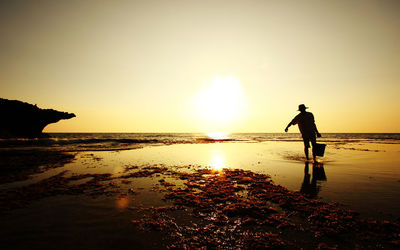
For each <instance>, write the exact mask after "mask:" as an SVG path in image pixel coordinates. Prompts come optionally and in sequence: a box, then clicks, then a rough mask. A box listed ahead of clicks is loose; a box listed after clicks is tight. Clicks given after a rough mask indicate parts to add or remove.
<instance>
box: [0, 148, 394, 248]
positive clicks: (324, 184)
mask: <svg viewBox="0 0 400 250" xmlns="http://www.w3.org/2000/svg"><path fill="white" fill-rule="evenodd" d="M399 152H400V145H399V144H392V143H380V142H376V143H371V142H369V143H363V142H360V141H356V142H348V143H345V144H340V143H329V142H328V146H327V151H326V155H325V157H323V158H320V159H318V163H316V164H313V163H312V162H307V161H305V159H304V156H303V153H302V145H301V142H298V141H269V142H240V141H239V142H238V141H236V142H230V141H226V142H214V143H185V144H172V145H164V144H156V145H147V146H144V147H141V148H137V149H131V150H121V151H84V152H46V151H45V152H32V151H28V152H23V153H22V152H18V151H16V152H6V153H5V152H2V156H4V157H3V158H2V159H3V160H2V165H3V166H2V167H3V169H4V167H5V166H8V167H9V170H10V169H11V170H12V168H15V167H17V166H26V168H25V169H22V170H21V169H20V171H15V169H14V171H11V170H10V171H11V172H8V174H4V175H3V176H2V178H1V185H0V202H1V203H0V204H1V205H0V209H1V210H0V212H1V215H0V216H1V221H2V227H1V232H0V235H1V239H2V242H3V246H5V248H3V249H54V248H57V249H71V248H74V249H88V248H89V249H94V248H96V249H109V248H111V247H112V248H115V249H126V248H135V249H149V248H156V249H165V248H178V249H185V248H198V247H200V248H201V247H206V248H226V249H233V248H235V249H237V248H242V249H253V248H283V249H291V248H306V249H310V248H322V249H327V248H335V247H338V248H364V247H372V248H381V247H385V248H395V247H398V246H399V244H400V239H399V233H400V228H399V217H400V214H399V212H398V211H400V202H399V201H398V199H397V197H399V195H400V169H399V168H398V166H399V165H400V164H399V163H400V159H399V158H398V157H397V156H398V154H399Z"/></svg>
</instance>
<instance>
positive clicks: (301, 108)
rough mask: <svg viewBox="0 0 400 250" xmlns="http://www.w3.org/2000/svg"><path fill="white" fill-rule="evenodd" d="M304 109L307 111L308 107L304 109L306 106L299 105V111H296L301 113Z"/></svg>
mask: <svg viewBox="0 0 400 250" xmlns="http://www.w3.org/2000/svg"><path fill="white" fill-rule="evenodd" d="M305 109H308V107H306V105H304V104H300V105H299V109H298V110H297V111H301V110H305Z"/></svg>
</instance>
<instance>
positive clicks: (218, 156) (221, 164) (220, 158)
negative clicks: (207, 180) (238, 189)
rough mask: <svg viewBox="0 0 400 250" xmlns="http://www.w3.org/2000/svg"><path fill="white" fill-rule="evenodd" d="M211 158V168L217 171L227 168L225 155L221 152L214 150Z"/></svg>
mask: <svg viewBox="0 0 400 250" xmlns="http://www.w3.org/2000/svg"><path fill="white" fill-rule="evenodd" d="M211 152H212V156H211V162H210V166H211V167H212V168H213V169H214V170H217V171H221V170H222V169H224V168H226V164H225V155H224V154H223V152H221V151H217V150H213V151H211Z"/></svg>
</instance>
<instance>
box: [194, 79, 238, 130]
mask: <svg viewBox="0 0 400 250" xmlns="http://www.w3.org/2000/svg"><path fill="white" fill-rule="evenodd" d="M195 107H196V111H197V112H196V115H197V116H198V117H199V118H200V119H201V121H202V122H203V123H204V124H206V125H207V126H208V128H211V129H212V128H216V127H218V128H219V129H220V128H221V126H222V127H223V129H226V128H225V127H224V126H226V125H228V124H230V123H232V122H235V121H237V120H238V119H239V118H240V117H242V116H243V115H244V109H245V97H244V93H243V88H242V86H241V84H240V80H239V79H238V78H236V77H232V76H226V77H216V78H214V79H213V80H212V81H211V82H210V83H208V84H207V85H206V86H205V87H204V88H203V89H202V90H201V91H200V93H199V94H198V95H197V96H196V98H195Z"/></svg>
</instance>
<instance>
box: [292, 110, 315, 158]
mask: <svg viewBox="0 0 400 250" xmlns="http://www.w3.org/2000/svg"><path fill="white" fill-rule="evenodd" d="M307 108H308V107H306V106H305V105H304V104H300V105H299V110H298V111H300V114H298V115H296V117H295V118H293V120H292V121H291V122H289V124H288V125H287V126H286V128H285V132H288V129H289V127H290V126H291V125H296V124H298V125H299V130H300V132H301V135H302V137H303V141H304V153H305V154H306V158H307V160H309V158H308V148H310V142H311V145H312V152H313V159H314V161H315V157H316V155H315V144H316V143H317V139H316V137H321V134H320V133H319V132H318V129H317V126H316V125H315V121H314V115H313V114H312V113H310V112H307V111H306V109H307Z"/></svg>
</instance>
